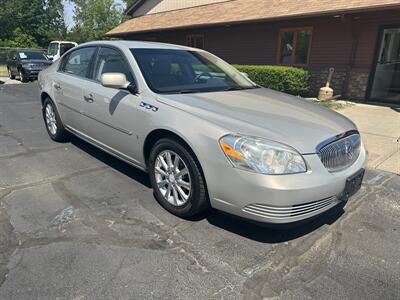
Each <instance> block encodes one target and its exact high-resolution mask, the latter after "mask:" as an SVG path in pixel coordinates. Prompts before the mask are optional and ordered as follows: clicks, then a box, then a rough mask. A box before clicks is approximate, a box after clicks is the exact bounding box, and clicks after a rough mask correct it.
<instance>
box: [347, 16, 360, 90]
mask: <svg viewBox="0 0 400 300" xmlns="http://www.w3.org/2000/svg"><path fill="white" fill-rule="evenodd" d="M351 27H352V32H353V34H352V44H351V51H350V55H349V62H348V64H347V66H346V77H345V82H344V96H345V97H348V95H349V88H350V79H351V73H352V71H353V67H354V64H355V60H356V55H357V49H358V42H359V35H358V33H356V32H355V30H354V26H353V24H352V26H351Z"/></svg>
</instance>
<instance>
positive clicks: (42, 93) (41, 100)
mask: <svg viewBox="0 0 400 300" xmlns="http://www.w3.org/2000/svg"><path fill="white" fill-rule="evenodd" d="M47 98H49V99H50V100H51V101H52V102H53V103H54V101H53V99H52V98H51V97H50V95H49V94H48V93H46V92H41V93H40V102H41V103H42V107H43V104H44V100H46V99H47Z"/></svg>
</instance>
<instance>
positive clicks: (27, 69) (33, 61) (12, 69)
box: [7, 50, 52, 82]
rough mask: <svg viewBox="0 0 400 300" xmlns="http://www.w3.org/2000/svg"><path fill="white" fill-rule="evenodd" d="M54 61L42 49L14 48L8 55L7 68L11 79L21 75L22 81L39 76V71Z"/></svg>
mask: <svg viewBox="0 0 400 300" xmlns="http://www.w3.org/2000/svg"><path fill="white" fill-rule="evenodd" d="M51 64H52V62H51V61H50V60H49V59H48V58H47V57H46V55H45V53H44V51H41V50H13V51H10V52H9V53H8V56H7V70H8V76H9V77H10V79H14V78H15V76H19V79H20V80H21V81H22V82H26V81H28V80H29V79H33V78H37V76H38V73H39V72H40V71H41V70H43V69H44V68H46V67H48V66H49V65H51Z"/></svg>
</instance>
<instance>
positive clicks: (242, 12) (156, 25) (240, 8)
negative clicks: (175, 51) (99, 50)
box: [106, 0, 400, 36]
mask: <svg viewBox="0 0 400 300" xmlns="http://www.w3.org/2000/svg"><path fill="white" fill-rule="evenodd" d="M396 6H399V7H400V0H334V1H332V0H302V1H299V0H232V1H228V2H222V3H216V4H209V5H204V6H198V7H192V8H186V9H180V10H174V11H169V12H162V13H156V14H150V15H145V16H141V17H137V18H133V19H130V20H128V21H126V22H124V23H122V24H120V25H119V26H117V27H116V28H114V29H113V30H111V31H110V32H108V33H107V34H106V35H108V36H118V35H121V34H126V33H140V32H148V31H159V30H168V29H175V28H186V27H196V26H209V25H218V24H230V23H238V22H246V21H256V20H273V19H281V18H290V17H301V16H312V15H323V14H329V13H341V12H348V11H363V10H371V9H379V8H390V7H396Z"/></svg>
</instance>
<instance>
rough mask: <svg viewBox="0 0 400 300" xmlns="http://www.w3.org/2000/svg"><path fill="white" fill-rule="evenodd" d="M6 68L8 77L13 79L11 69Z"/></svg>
mask: <svg viewBox="0 0 400 300" xmlns="http://www.w3.org/2000/svg"><path fill="white" fill-rule="evenodd" d="M7 70H8V78H10V79H15V75H13V74H12V72H11V69H10V68H7Z"/></svg>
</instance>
